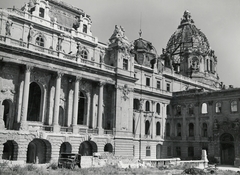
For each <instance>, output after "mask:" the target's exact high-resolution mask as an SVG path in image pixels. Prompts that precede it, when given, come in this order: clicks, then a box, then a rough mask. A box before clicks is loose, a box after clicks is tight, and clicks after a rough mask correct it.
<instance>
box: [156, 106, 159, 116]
mask: <svg viewBox="0 0 240 175" xmlns="http://www.w3.org/2000/svg"><path fill="white" fill-rule="evenodd" d="M156 112H157V114H158V115H159V114H160V104H159V103H157V104H156Z"/></svg>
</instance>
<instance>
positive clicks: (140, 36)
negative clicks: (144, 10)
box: [139, 29, 142, 38]
mask: <svg viewBox="0 0 240 175" xmlns="http://www.w3.org/2000/svg"><path fill="white" fill-rule="evenodd" d="M139 38H142V30H141V29H140V31H139Z"/></svg>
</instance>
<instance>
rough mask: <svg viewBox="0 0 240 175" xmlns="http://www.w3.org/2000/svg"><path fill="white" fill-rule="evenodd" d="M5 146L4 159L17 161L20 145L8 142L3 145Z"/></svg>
mask: <svg viewBox="0 0 240 175" xmlns="http://www.w3.org/2000/svg"><path fill="white" fill-rule="evenodd" d="M3 146H4V147H3V154H2V159H5V160H17V156H18V144H17V143H16V142H15V141H13V140H8V141H7V142H5V143H4V144H3Z"/></svg>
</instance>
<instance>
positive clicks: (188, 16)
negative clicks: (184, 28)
mask: <svg viewBox="0 0 240 175" xmlns="http://www.w3.org/2000/svg"><path fill="white" fill-rule="evenodd" d="M185 22H191V23H194V21H193V20H192V19H191V13H190V12H189V11H188V10H186V11H185V12H184V14H183V19H181V24H182V23H185Z"/></svg>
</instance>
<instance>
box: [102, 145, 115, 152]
mask: <svg viewBox="0 0 240 175" xmlns="http://www.w3.org/2000/svg"><path fill="white" fill-rule="evenodd" d="M104 152H109V153H112V152H113V147H112V144H111V143H107V144H106V145H105V146H104Z"/></svg>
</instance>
